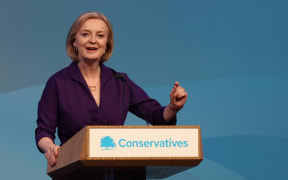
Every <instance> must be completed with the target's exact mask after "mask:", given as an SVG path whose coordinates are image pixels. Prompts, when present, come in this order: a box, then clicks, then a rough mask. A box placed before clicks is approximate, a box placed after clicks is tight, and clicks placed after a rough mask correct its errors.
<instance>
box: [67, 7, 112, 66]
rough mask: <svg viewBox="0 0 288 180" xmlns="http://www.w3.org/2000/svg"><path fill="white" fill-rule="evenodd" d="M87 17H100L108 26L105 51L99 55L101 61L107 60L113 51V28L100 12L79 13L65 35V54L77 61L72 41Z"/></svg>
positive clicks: (76, 53)
mask: <svg viewBox="0 0 288 180" xmlns="http://www.w3.org/2000/svg"><path fill="white" fill-rule="evenodd" d="M88 19H101V20H102V21H104V22H105V24H106V25H107V27H108V30H109V32H108V41H107V46H106V51H105V54H104V55H103V56H102V57H101V60H100V61H101V62H105V61H107V60H108V59H109V58H110V57H111V55H112V52H113V47H114V39H113V30H112V25H111V23H110V22H109V20H108V19H107V17H106V16H104V15H103V14H102V13H99V12H86V13H84V14H82V15H80V16H79V17H78V18H77V19H76V20H75V21H74V23H73V24H72V26H71V28H70V30H69V33H68V35H67V40H66V52H67V55H68V56H69V57H70V58H71V59H72V60H73V61H78V60H79V59H78V52H77V50H76V48H75V47H74V45H73V44H74V42H75V40H76V33H77V32H78V31H79V30H80V28H81V27H82V25H83V24H84V23H85V22H86V21H87V20H88Z"/></svg>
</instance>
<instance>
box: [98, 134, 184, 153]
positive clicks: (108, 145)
mask: <svg viewBox="0 0 288 180" xmlns="http://www.w3.org/2000/svg"><path fill="white" fill-rule="evenodd" d="M100 146H101V147H102V150H112V149H113V148H115V147H116V144H115V142H114V140H113V138H111V137H110V136H105V137H103V138H101V145H100ZM118 146H119V147H120V148H176V147H178V148H187V147H188V146H189V145H188V141H179V140H176V141H175V140H172V139H171V138H169V139H165V140H160V141H159V140H156V141H155V140H150V141H142V140H140V141H139V140H126V139H124V138H121V139H119V141H118Z"/></svg>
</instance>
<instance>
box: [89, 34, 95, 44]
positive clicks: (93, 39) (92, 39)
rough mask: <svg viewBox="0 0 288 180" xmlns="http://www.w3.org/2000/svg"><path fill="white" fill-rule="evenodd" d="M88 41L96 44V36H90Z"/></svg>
mask: <svg viewBox="0 0 288 180" xmlns="http://www.w3.org/2000/svg"><path fill="white" fill-rule="evenodd" d="M89 42H90V43H91V44H96V43H97V39H96V36H90V39H89Z"/></svg>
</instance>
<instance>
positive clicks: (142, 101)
mask: <svg viewBox="0 0 288 180" xmlns="http://www.w3.org/2000/svg"><path fill="white" fill-rule="evenodd" d="M125 77H126V80H127V85H128V88H129V93H130V104H129V111H130V112H131V113H133V114H135V115H136V116H138V117H140V118H142V119H144V120H147V121H148V122H149V123H150V124H152V125H176V122H177V118H176V116H174V118H173V119H172V120H171V121H169V122H167V121H165V120H164V116H163V111H164V109H165V106H161V105H160V103H159V102H158V101H156V100H155V99H152V98H150V97H149V96H148V95H147V94H146V92H145V91H144V90H143V89H142V88H140V87H139V86H138V85H137V84H135V83H134V82H133V81H132V80H130V79H129V77H128V76H127V75H126V74H125Z"/></svg>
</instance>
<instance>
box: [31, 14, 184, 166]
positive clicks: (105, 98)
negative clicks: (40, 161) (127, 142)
mask: <svg viewBox="0 0 288 180" xmlns="http://www.w3.org/2000/svg"><path fill="white" fill-rule="evenodd" d="M113 43H114V42H113V31H112V27H111V24H110V22H109V21H108V19H107V18H106V17H105V16H104V15H103V14H101V13H98V12H87V13H84V14H82V15H81V16H80V17H78V19H77V20H76V21H75V22H74V23H73V24H72V26H71V28H70V31H69V33H68V36H67V41H66V50H67V54H68V55H69V56H70V58H71V59H72V60H73V62H72V63H71V64H70V66H68V67H66V68H65V69H63V70H61V71H59V72H57V73H56V74H54V75H53V76H52V77H51V78H49V80H48V82H47V84H46V87H45V89H44V91H43V94H42V97H41V100H40V101H39V105H38V120H37V128H36V130H35V137H36V143H37V146H38V148H39V150H40V151H41V152H44V153H45V156H46V158H47V160H48V162H49V165H50V166H54V165H55V163H56V157H57V156H58V150H59V146H58V145H55V144H54V139H55V131H56V128H58V136H59V138H60V141H61V144H63V143H65V142H66V141H67V140H68V139H69V138H71V137H72V136H73V135H74V134H75V133H77V132H78V131H79V130H81V129H82V128H83V127H84V126H86V125H123V124H124V121H125V118H126V115H127V112H128V111H130V112H132V113H134V114H136V115H137V116H139V117H141V118H143V119H145V120H147V121H148V122H149V123H151V124H154V125H169V124H170V125H173V124H176V113H177V112H178V111H179V110H180V109H181V108H182V107H183V105H184V104H185V102H186V100H187V93H186V92H185V90H184V89H183V88H182V87H181V86H180V85H179V83H178V82H175V84H174V87H173V89H172V91H171V92H170V104H169V105H168V106H166V107H162V106H161V105H160V104H159V103H158V102H157V101H156V100H154V99H151V98H149V97H148V96H147V94H146V93H145V92H144V91H143V90H142V89H141V88H140V87H139V86H137V85H136V84H135V83H133V82H132V81H131V80H130V79H129V78H128V77H127V75H126V74H124V73H117V72H115V71H114V70H113V69H111V68H108V67H106V66H105V65H104V64H103V63H104V62H105V61H107V60H108V59H109V58H110V56H111V54H112V51H113V45H114V44H113Z"/></svg>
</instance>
